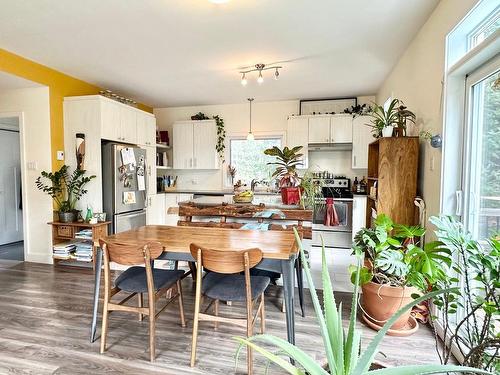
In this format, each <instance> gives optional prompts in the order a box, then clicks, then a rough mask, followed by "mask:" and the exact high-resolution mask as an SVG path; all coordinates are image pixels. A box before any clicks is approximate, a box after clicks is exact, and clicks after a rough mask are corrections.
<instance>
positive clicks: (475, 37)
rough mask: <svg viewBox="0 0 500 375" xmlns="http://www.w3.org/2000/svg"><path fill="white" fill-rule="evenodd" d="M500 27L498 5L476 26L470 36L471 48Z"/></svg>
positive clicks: (499, 9)
mask: <svg viewBox="0 0 500 375" xmlns="http://www.w3.org/2000/svg"><path fill="white" fill-rule="evenodd" d="M499 28H500V7H498V8H497V9H496V10H495V11H494V12H493V13H492V14H491V15H490V16H489V17H488V18H487V19H486V20H484V22H482V23H481V24H480V25H479V26H478V27H476V28H475V29H474V30H473V31H472V32H471V33H470V34H469V36H468V39H469V40H468V44H469V48H468V49H469V50H471V49H472V48H474V47H476V46H477V45H478V44H480V43H481V42H482V41H483V40H485V39H486V38H487V37H489V36H490V35H491V34H493V33H494V32H495V31H496V30H497V29H499Z"/></svg>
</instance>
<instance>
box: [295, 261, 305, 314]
mask: <svg viewBox="0 0 500 375" xmlns="http://www.w3.org/2000/svg"><path fill="white" fill-rule="evenodd" d="M295 271H297V287H298V289H299V303H300V310H301V312H302V317H303V318H305V317H306V308H305V306H304V277H303V275H302V260H301V259H300V255H299V258H298V259H297V260H296V262H295Z"/></svg>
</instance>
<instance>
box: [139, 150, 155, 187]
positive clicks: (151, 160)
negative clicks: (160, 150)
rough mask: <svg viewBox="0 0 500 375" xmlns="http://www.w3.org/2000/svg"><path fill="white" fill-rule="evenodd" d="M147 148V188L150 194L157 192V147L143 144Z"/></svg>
mask: <svg viewBox="0 0 500 375" xmlns="http://www.w3.org/2000/svg"><path fill="white" fill-rule="evenodd" d="M142 147H143V148H144V149H146V183H147V186H146V190H147V192H148V194H155V193H156V147H155V146H142Z"/></svg>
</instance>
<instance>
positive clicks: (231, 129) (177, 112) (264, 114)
mask: <svg viewBox="0 0 500 375" xmlns="http://www.w3.org/2000/svg"><path fill="white" fill-rule="evenodd" d="M374 100H375V97H374V96H359V97H358V103H359V104H364V103H370V102H372V101H374ZM198 112H203V113H204V114H205V115H207V116H209V117H211V116H213V115H219V116H221V117H222V118H223V119H224V124H225V128H226V132H227V136H230V135H246V133H247V132H248V124H249V105H248V102H247V103H241V104H223V105H207V106H190V107H169V108H155V109H154V114H155V116H156V121H157V125H158V128H159V129H160V130H168V131H169V137H170V139H172V124H173V123H174V122H175V121H180V120H189V119H190V118H191V116H192V115H194V114H196V113H198ZM298 113H299V101H298V100H286V101H275V102H258V101H255V102H254V103H253V104H252V131H253V132H254V133H255V134H259V133H268V134H269V133H274V134H284V135H285V134H286V128H287V118H288V116H289V115H292V114H298ZM226 148H227V145H226ZM333 158H335V153H332V152H329V153H316V155H315V156H314V159H315V160H319V161H320V165H321V167H322V168H325V169H330V170H333V169H334V168H335V170H338V168H340V167H343V168H344V169H345V171H339V172H336V171H335V173H339V174H341V173H344V174H347V175H349V176H351V175H353V173H352V171H351V168H350V166H351V159H350V152H349V155H348V156H346V155H342V156H341V157H340V158H337V159H336V160H333ZM328 159H332V162H331V163H328ZM346 160H348V163H346V164H345V165H344V164H343V161H346ZM172 173H175V174H176V175H178V176H179V180H178V187H180V188H187V189H197V188H203V189H220V188H221V187H222V184H223V177H222V171H215V172H214V171H187V170H186V171H179V170H177V171H173V172H172ZM360 174H361V173H358V174H356V175H360Z"/></svg>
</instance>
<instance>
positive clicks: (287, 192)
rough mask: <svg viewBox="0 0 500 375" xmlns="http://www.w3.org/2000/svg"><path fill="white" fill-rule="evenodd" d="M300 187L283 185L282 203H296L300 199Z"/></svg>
mask: <svg viewBox="0 0 500 375" xmlns="http://www.w3.org/2000/svg"><path fill="white" fill-rule="evenodd" d="M299 189H300V188H298V187H283V188H281V200H282V201H283V204H297V203H299V201H300V191H299Z"/></svg>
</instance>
